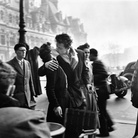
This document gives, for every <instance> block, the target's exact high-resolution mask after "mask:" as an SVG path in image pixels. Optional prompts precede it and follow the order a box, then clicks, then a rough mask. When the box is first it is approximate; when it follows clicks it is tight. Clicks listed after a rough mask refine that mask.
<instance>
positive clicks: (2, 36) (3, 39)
mask: <svg viewBox="0 0 138 138" xmlns="http://www.w3.org/2000/svg"><path fill="white" fill-rule="evenodd" d="M0 42H1V44H2V45H5V44H6V40H5V35H4V34H1V35H0Z"/></svg>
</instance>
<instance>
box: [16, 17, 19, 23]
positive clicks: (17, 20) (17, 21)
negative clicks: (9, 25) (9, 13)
mask: <svg viewBox="0 0 138 138" xmlns="http://www.w3.org/2000/svg"><path fill="white" fill-rule="evenodd" d="M15 20H16V24H17V25H18V24H19V17H18V16H16V19H15Z"/></svg>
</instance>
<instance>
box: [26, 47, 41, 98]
mask: <svg viewBox="0 0 138 138" xmlns="http://www.w3.org/2000/svg"><path fill="white" fill-rule="evenodd" d="M38 57H39V48H38V47H37V46H35V47H34V48H32V49H30V50H28V55H27V60H28V61H29V63H30V65H31V72H32V78H33V84H34V90H35V94H36V96H37V95H41V94H42V90H41V84H40V78H39V75H38V67H39V64H38Z"/></svg>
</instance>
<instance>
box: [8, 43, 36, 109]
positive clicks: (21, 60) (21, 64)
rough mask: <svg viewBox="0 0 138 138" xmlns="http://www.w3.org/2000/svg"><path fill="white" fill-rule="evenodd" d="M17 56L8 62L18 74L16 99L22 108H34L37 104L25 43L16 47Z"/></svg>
mask: <svg viewBox="0 0 138 138" xmlns="http://www.w3.org/2000/svg"><path fill="white" fill-rule="evenodd" d="M14 50H15V53H16V56H15V57H14V58H13V59H11V60H10V61H8V62H7V63H8V64H10V65H11V66H12V67H13V68H14V69H15V70H16V72H17V77H16V80H15V86H16V88H15V92H14V96H13V97H14V98H16V99H17V100H19V101H20V104H21V106H22V107H25V108H34V107H35V105H36V102H35V100H34V96H35V91H34V86H33V81H32V73H31V66H30V63H29V62H28V61H27V60H25V57H26V51H27V47H26V44H24V43H18V44H16V45H15V46H14Z"/></svg>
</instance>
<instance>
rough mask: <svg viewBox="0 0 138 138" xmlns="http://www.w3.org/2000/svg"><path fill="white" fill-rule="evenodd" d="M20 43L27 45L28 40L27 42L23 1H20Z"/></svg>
mask: <svg viewBox="0 0 138 138" xmlns="http://www.w3.org/2000/svg"><path fill="white" fill-rule="evenodd" d="M19 14H20V16H19V27H20V28H19V31H18V32H19V43H25V44H26V40H25V33H26V30H25V29H24V28H25V22H24V4H23V0H20V4H19Z"/></svg>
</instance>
